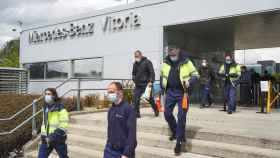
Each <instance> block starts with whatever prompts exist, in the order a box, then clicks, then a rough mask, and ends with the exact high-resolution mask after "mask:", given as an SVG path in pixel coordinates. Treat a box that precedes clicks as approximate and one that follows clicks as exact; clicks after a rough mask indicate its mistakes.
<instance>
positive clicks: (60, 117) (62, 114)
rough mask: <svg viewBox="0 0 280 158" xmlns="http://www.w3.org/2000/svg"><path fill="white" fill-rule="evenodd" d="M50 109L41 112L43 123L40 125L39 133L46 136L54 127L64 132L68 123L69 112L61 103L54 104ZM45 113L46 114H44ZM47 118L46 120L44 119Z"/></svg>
mask: <svg viewBox="0 0 280 158" xmlns="http://www.w3.org/2000/svg"><path fill="white" fill-rule="evenodd" d="M53 106H56V107H52V108H51V110H50V111H49V110H47V112H44V114H43V123H42V126H41V135H43V136H48V135H49V134H52V133H54V131H55V130H56V129H61V130H63V131H64V132H65V133H66V132H67V128H68V125H69V114H68V112H67V110H66V109H65V108H64V107H63V105H62V104H55V105H53ZM46 115H47V116H46ZM46 118H47V120H46Z"/></svg>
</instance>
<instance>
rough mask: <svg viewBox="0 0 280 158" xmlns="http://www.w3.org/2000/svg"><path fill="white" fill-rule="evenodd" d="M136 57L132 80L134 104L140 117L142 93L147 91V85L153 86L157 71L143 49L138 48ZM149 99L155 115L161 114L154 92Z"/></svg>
mask: <svg viewBox="0 0 280 158" xmlns="http://www.w3.org/2000/svg"><path fill="white" fill-rule="evenodd" d="M134 57H135V62H134V64H133V70H132V80H133V82H134V84H135V89H134V95H133V104H134V107H135V110H136V112H137V117H138V118H140V117H141V115H140V99H141V96H142V94H143V93H144V92H145V89H146V87H147V86H150V87H152V85H153V82H154V81H155V71H154V67H153V64H152V62H151V61H150V60H149V59H148V58H146V57H144V56H143V55H142V52H141V51H139V50H137V51H136V52H135V53H134ZM148 101H149V103H150V104H151V107H152V109H153V110H154V114H155V116H156V117H157V116H158V115H159V111H158V109H157V108H156V104H155V100H154V98H153V96H152V93H151V96H150V99H149V100H148Z"/></svg>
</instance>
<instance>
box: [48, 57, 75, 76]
mask: <svg viewBox="0 0 280 158" xmlns="http://www.w3.org/2000/svg"><path fill="white" fill-rule="evenodd" d="M69 68H70V63H69V61H57V62H48V63H47V64H46V78H47V79H65V78H67V77H68V73H69Z"/></svg>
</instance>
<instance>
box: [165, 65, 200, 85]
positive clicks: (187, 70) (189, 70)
mask: <svg viewBox="0 0 280 158" xmlns="http://www.w3.org/2000/svg"><path fill="white" fill-rule="evenodd" d="M179 69H180V81H181V83H182V85H183V82H184V81H187V80H189V79H190V78H191V77H192V76H196V77H199V74H198V71H197V70H196V68H195V67H194V65H193V63H192V62H191V61H188V62H187V63H184V64H181V65H180V67H179ZM170 70H171V66H170V65H168V64H167V63H163V65H162V69H161V77H162V85H163V88H164V89H166V87H167V82H168V77H169V72H170Z"/></svg>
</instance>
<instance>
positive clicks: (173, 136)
mask: <svg viewBox="0 0 280 158" xmlns="http://www.w3.org/2000/svg"><path fill="white" fill-rule="evenodd" d="M175 139H176V134H174V133H173V134H172V135H171V136H170V137H169V141H173V140H175Z"/></svg>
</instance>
